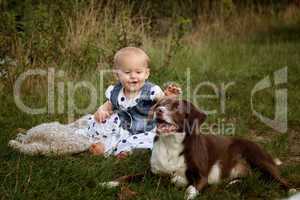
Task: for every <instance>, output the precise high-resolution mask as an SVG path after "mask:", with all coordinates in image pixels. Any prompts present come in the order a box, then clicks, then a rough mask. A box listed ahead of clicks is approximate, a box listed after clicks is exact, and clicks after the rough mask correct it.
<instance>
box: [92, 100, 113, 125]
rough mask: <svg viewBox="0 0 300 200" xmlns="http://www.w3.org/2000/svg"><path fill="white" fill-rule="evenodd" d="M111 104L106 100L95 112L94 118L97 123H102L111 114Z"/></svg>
mask: <svg viewBox="0 0 300 200" xmlns="http://www.w3.org/2000/svg"><path fill="white" fill-rule="evenodd" d="M112 111H113V110H112V104H111V102H110V101H109V100H108V101H106V102H105V103H104V104H103V105H102V106H100V107H99V108H98V110H97V111H96V112H95V114H94V117H95V120H96V121H97V122H103V121H104V120H105V119H107V118H108V117H109V116H111V114H112Z"/></svg>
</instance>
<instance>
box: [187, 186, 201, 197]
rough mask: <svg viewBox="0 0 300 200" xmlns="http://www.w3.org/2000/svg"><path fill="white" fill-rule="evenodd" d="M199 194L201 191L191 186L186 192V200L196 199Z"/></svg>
mask: <svg viewBox="0 0 300 200" xmlns="http://www.w3.org/2000/svg"><path fill="white" fill-rule="evenodd" d="M198 194H199V191H198V190H197V189H196V188H195V187H194V186H192V185H190V186H189V187H188V188H187V189H186V191H185V197H184V199H186V200H192V199H195V198H196V196H197V195H198Z"/></svg>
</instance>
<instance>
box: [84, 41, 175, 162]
mask: <svg viewBox="0 0 300 200" xmlns="http://www.w3.org/2000/svg"><path fill="white" fill-rule="evenodd" d="M148 64H149V57H148V56H147V54H146V53H145V52H144V51H143V50H142V49H140V48H136V47H126V48H122V49H121V50H119V51H118V52H117V53H116V54H115V56H114V66H113V67H114V71H115V72H114V73H115V75H116V77H117V79H118V83H117V84H115V85H111V86H109V87H108V89H107V90H106V92H105V96H106V98H107V101H106V102H105V103H104V104H103V105H102V106H100V107H99V108H98V110H97V111H96V113H95V114H94V117H93V118H90V120H89V127H88V134H89V136H90V137H91V138H94V139H95V141H96V142H95V143H94V144H93V145H91V147H90V149H89V150H90V152H91V153H92V154H94V155H111V154H113V155H116V156H117V157H118V158H124V157H126V156H127V155H128V154H129V153H130V152H131V151H132V150H133V149H152V146H153V139H154V136H155V123H154V121H153V120H148V119H147V116H148V112H149V110H150V108H151V107H152V106H153V105H154V103H155V101H156V100H157V99H159V98H161V97H163V96H164V95H165V94H167V95H173V94H174V95H177V94H180V92H181V91H180V89H179V88H177V89H176V87H174V86H169V87H168V88H167V90H166V91H165V93H164V92H163V91H162V90H161V88H160V87H159V86H157V85H155V84H153V83H151V82H149V81H147V79H148V77H149V75H150V69H149V66H148ZM174 88H175V89H174Z"/></svg>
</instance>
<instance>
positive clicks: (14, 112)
mask: <svg viewBox="0 0 300 200" xmlns="http://www.w3.org/2000/svg"><path fill="white" fill-rule="evenodd" d="M292 30H295V29H292ZM288 33H289V31H287V28H286V27H284V28H283V29H282V32H280V29H279V28H277V29H276V30H274V32H272V37H266V33H261V34H257V35H255V36H253V37H251V38H249V39H247V40H239V39H230V40H209V41H206V42H201V43H199V45H188V44H183V45H182V47H181V48H179V50H177V51H176V52H175V54H174V55H173V56H172V58H171V61H170V65H169V66H164V59H165V57H164V55H165V49H164V48H161V46H160V45H162V46H163V44H164V42H165V41H164V40H162V41H160V42H161V44H160V45H158V44H149V45H145V46H146V50H147V51H148V52H149V54H150V57H151V58H152V64H151V71H152V74H151V81H153V82H155V83H157V84H159V85H161V86H163V85H164V83H167V82H169V81H175V82H177V83H179V84H180V85H181V86H182V88H183V90H184V94H183V96H184V97H187V96H188V95H187V94H188V87H187V74H186V73H187V68H189V70H190V84H191V85H190V90H191V92H192V93H193V91H194V89H195V88H196V87H197V85H198V84H199V83H201V82H204V81H210V82H212V83H214V84H215V85H216V86H217V87H220V86H221V84H222V83H225V84H226V83H229V82H234V84H233V86H231V87H229V89H228V90H227V92H226V110H225V111H226V112H225V113H221V110H220V99H196V100H195V101H194V103H196V104H197V105H199V107H201V108H202V109H205V110H213V109H216V110H217V114H214V115H210V116H209V118H208V122H210V123H215V122H216V121H217V119H224V121H225V122H231V123H233V124H234V126H235V135H238V136H242V137H245V138H252V137H253V135H255V136H262V137H263V138H264V139H263V140H260V143H261V144H262V145H263V146H264V147H265V148H266V149H267V150H268V151H269V152H271V154H272V155H274V156H276V157H279V158H281V159H282V160H283V161H285V160H288V159H289V158H290V157H292V156H294V155H290V154H289V146H290V145H293V143H289V140H288V137H289V132H290V131H292V130H293V131H296V132H297V133H299V124H300V121H299V119H300V112H299V109H298V108H299V105H298V104H299V95H300V92H299V91H300V85H299V75H300V53H299V49H300V42H299V41H300V36H299V35H298V36H297V40H296V39H295V37H296V36H295V34H294V32H292V34H293V35H292V36H293V37H292V40H289V37H288V36H287V34H288ZM276 34H277V35H276ZM278 34H279V35H278ZM266 38H267V39H266ZM286 66H287V67H288V83H287V84H286V85H284V86H286V87H287V88H288V119H289V130H288V132H287V133H284V134H280V133H278V132H276V131H274V130H273V129H271V128H269V127H267V126H266V125H265V124H263V123H262V122H261V121H259V120H258V119H257V118H256V117H255V116H254V115H253V114H252V111H251V107H250V94H251V90H252V89H253V87H254V85H255V84H256V83H257V82H258V81H259V80H261V79H263V78H264V77H266V76H268V75H270V77H271V78H272V74H273V72H275V71H276V70H278V69H281V68H283V67H286ZM72 73H73V72H67V75H66V77H67V78H66V79H64V80H65V81H68V80H73V81H76V80H88V81H90V82H91V83H92V84H94V85H95V86H97V87H98V84H99V82H98V80H97V75H96V73H95V71H92V70H90V71H85V72H84V73H81V74H80V76H78V74H72ZM109 82H111V77H108V78H106V81H105V86H107V85H108V84H109ZM0 84H2V82H1V83H0ZM284 86H283V87H284ZM0 88H2V89H1V93H0V108H1V111H0V127H1V129H0V134H1V136H0V160H1V161H0V199H1V200H2V199H69V198H71V199H116V198H117V194H118V193H119V191H120V189H119V188H116V189H102V188H101V187H99V186H98V183H99V182H102V181H109V180H112V179H114V178H116V177H118V176H122V175H127V174H132V173H139V172H143V171H145V170H146V169H148V168H149V155H150V152H147V153H143V154H134V155H133V156H131V157H130V158H128V159H126V160H122V161H118V160H116V159H115V158H108V159H104V158H99V157H93V156H90V155H89V154H87V153H82V154H79V155H74V156H62V157H43V156H36V157H31V156H25V155H21V154H19V153H17V152H14V151H12V150H11V149H10V148H8V147H7V143H8V141H9V139H12V138H14V136H15V135H16V129H17V128H25V129H29V128H30V127H32V126H35V125H37V124H40V123H43V122H48V121H55V120H57V121H60V122H63V123H66V122H67V114H66V113H63V114H58V113H55V114H43V115H29V114H26V113H24V112H22V111H20V110H19V109H18V108H17V107H16V105H15V103H14V99H13V94H12V90H11V89H10V87H8V86H3V87H0ZM32 88H33V89H34V90H33V91H34V92H29V91H24V93H22V94H23V95H24V96H26V102H27V103H28V104H30V105H35V106H38V105H39V106H43V105H45V102H47V101H46V100H45V95H46V92H45V91H46V89H45V88H43V87H40V88H36V87H35V86H32ZM97 89H98V93H99V95H103V92H104V91H102V90H101V89H99V88H97ZM274 89H275V88H270V89H266V90H264V91H262V93H258V94H257V96H255V103H256V104H255V105H256V106H257V107H255V108H256V109H257V110H259V111H261V112H262V113H263V114H264V115H266V116H269V117H271V118H272V117H273V115H274V101H273V95H274ZM196 94H213V91H212V90H211V88H208V87H203V88H200V89H199V91H198V92H197V93H196ZM193 97H194V96H191V99H190V100H193V99H192V98H193ZM89 100H90V99H89V95H88V93H87V91H80V92H77V93H76V95H75V102H76V103H77V104H78V106H81V107H84V106H85V105H87V103H88V102H89ZM100 103H101V102H100V100H99V99H98V104H100ZM95 109H96V107H95V108H93V109H91V110H90V112H94V111H95ZM79 116H80V114H78V113H75V117H79ZM282 174H283V176H284V177H286V178H287V179H288V180H290V181H291V182H292V183H293V184H294V185H295V186H296V187H298V188H299V186H300V181H299V180H300V165H299V163H297V162H288V163H286V164H284V165H283V167H282ZM129 187H130V188H131V189H132V190H134V191H136V192H138V196H137V198H136V199H182V198H183V195H184V191H183V190H182V189H178V188H176V187H174V186H173V185H171V184H170V182H169V181H168V180H167V178H166V177H158V176H153V175H146V177H145V179H144V181H143V182H141V183H131V184H130V185H129ZM286 196H287V194H286V193H285V192H284V191H282V190H280V189H279V186H278V184H277V183H274V182H269V181H265V180H264V179H260V176H259V173H255V174H254V176H252V177H248V178H245V180H244V181H243V182H242V183H241V184H237V185H233V186H230V187H228V186H227V185H226V184H225V183H222V184H220V185H217V186H210V187H208V188H207V189H206V190H205V191H204V192H203V193H202V194H201V195H200V196H199V197H198V199H222V200H223V199H279V198H283V197H286Z"/></svg>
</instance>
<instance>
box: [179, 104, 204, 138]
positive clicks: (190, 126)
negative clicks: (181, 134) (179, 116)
mask: <svg viewBox="0 0 300 200" xmlns="http://www.w3.org/2000/svg"><path fill="white" fill-rule="evenodd" d="M183 103H184V107H185V108H184V109H185V120H186V121H185V127H184V129H185V131H186V132H187V133H190V134H191V133H193V132H194V131H199V128H200V126H201V124H203V122H204V121H205V119H206V114H205V113H204V112H202V111H201V110H199V109H198V108H197V107H196V106H195V105H193V104H192V103H191V102H189V101H186V100H183Z"/></svg>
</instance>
